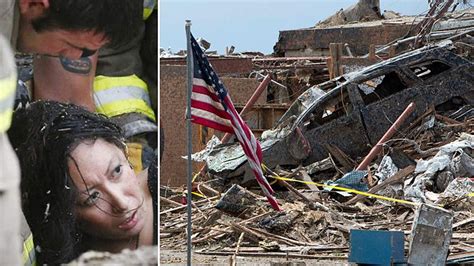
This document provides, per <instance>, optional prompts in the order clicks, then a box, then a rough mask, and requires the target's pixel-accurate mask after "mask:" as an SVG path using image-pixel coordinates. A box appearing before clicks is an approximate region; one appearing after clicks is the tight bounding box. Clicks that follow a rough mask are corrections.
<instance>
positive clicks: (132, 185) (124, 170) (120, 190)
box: [68, 139, 147, 240]
mask: <svg viewBox="0 0 474 266" xmlns="http://www.w3.org/2000/svg"><path fill="white" fill-rule="evenodd" d="M70 157H71V158H69V159H68V166H69V172H70V174H71V178H72V180H73V182H74V184H75V186H76V187H77V191H78V196H77V199H76V205H75V212H76V216H77V217H78V221H79V225H80V228H81V229H82V230H83V231H84V232H85V233H86V234H89V235H91V236H94V237H97V238H102V239H117V240H118V239H127V238H130V237H133V236H135V235H137V234H139V233H140V231H141V230H142V229H143V227H144V224H145V215H146V213H147V212H146V211H145V210H144V208H145V207H144V206H145V205H143V201H144V193H143V191H142V190H141V187H140V185H139V180H138V178H137V177H136V175H135V173H134V171H133V169H131V167H130V165H129V163H128V161H127V158H126V157H125V155H124V153H123V152H122V151H121V150H120V149H119V148H118V147H117V146H115V145H114V144H111V143H109V142H106V141H105V140H103V139H97V140H96V141H94V142H93V141H86V142H83V143H81V144H79V145H78V146H77V147H76V148H75V149H74V150H73V151H72V152H71V154H70ZM81 175H82V177H81Z"/></svg>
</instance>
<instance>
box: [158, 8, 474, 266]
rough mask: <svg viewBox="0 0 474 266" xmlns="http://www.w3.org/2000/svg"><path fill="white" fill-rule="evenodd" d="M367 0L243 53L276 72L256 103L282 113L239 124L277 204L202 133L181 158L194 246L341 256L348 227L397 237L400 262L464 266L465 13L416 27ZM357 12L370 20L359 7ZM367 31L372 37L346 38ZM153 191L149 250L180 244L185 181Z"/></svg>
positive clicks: (471, 125) (468, 202)
mask: <svg viewBox="0 0 474 266" xmlns="http://www.w3.org/2000/svg"><path fill="white" fill-rule="evenodd" d="M378 2H379V1H362V0H361V1H359V2H358V3H357V4H356V6H353V7H351V8H347V9H344V10H342V11H340V12H338V13H337V14H335V15H334V16H331V17H329V18H328V19H327V20H325V21H323V22H321V23H320V24H319V25H317V26H316V27H313V28H310V29H301V30H295V31H286V32H280V37H279V40H278V42H277V44H276V45H275V47H274V50H275V53H274V54H273V55H271V56H265V57H256V58H253V59H251V62H252V69H251V70H250V71H249V72H250V73H252V75H249V76H250V77H262V76H264V75H267V74H268V75H270V76H271V77H272V79H273V81H274V82H273V83H270V85H269V87H268V88H267V95H266V101H267V104H268V103H270V102H271V103H278V104H280V107H282V108H284V112H281V113H278V116H277V117H272V121H273V123H270V124H271V126H268V125H267V128H266V129H265V130H261V129H262V128H261V127H254V126H253V125H254V124H252V123H250V127H251V128H252V129H258V131H257V130H255V132H256V134H257V135H258V136H260V138H259V141H260V144H261V147H262V150H263V162H264V165H265V167H264V170H265V172H264V173H265V175H266V177H267V179H268V180H269V181H270V183H271V184H272V187H273V188H274V189H275V191H276V195H275V197H276V199H277V200H278V202H279V204H280V205H281V207H282V209H283V211H281V212H276V211H273V210H272V209H271V207H270V206H269V205H268V204H267V202H266V200H265V197H264V196H263V194H262V193H261V191H260V190H259V189H258V185H257V184H256V183H255V181H254V178H253V173H252V171H251V170H250V168H249V166H248V163H247V162H246V160H247V159H246V157H245V155H244V154H243V152H242V150H241V148H240V146H239V144H238V143H235V142H234V143H232V142H231V143H227V144H221V143H219V141H218V140H217V139H216V138H214V137H213V138H212V139H211V137H210V136H209V137H208V138H206V139H205V141H203V143H204V144H203V145H201V149H200V150H199V151H196V152H197V153H196V154H195V155H194V157H193V160H195V161H197V162H201V163H202V162H205V165H206V168H203V169H205V171H203V172H202V175H200V176H199V177H197V179H196V180H195V181H194V184H193V191H194V192H195V193H194V194H193V214H192V215H193V217H192V219H193V229H192V239H193V246H194V250H195V253H196V254H201V255H209V256H227V257H228V258H229V260H230V263H231V265H235V264H236V261H237V260H238V259H239V258H241V257H267V258H268V257H269V258H286V259H287V260H289V261H290V260H299V261H301V260H303V261H305V262H306V264H311V263H315V262H317V261H326V262H327V261H329V262H328V263H343V262H347V260H348V258H349V257H350V252H351V239H350V235H351V230H355V229H357V230H366V231H373V230H383V231H398V232H401V233H400V234H402V235H403V236H404V243H405V245H402V246H403V247H404V252H402V253H404V254H405V255H407V254H408V257H406V258H405V262H408V263H414V264H418V263H428V264H433V265H438V264H444V263H450V262H452V263H455V262H456V263H461V262H471V263H472V262H473V261H474V235H473V233H472V232H473V229H474V219H473V217H474V207H473V206H474V194H473V193H474V179H473V176H474V116H473V113H474V111H473V110H474V108H473V106H474V89H473V88H474V84H473V83H474V76H473V73H474V71H473V70H474V64H473V61H472V60H473V47H474V39H473V38H472V31H473V30H474V11H473V9H467V10H463V11H462V10H461V11H459V10H458V11H456V12H455V13H449V12H448V11H447V8H446V7H445V6H442V8H439V9H435V8H433V10H432V11H430V12H432V15H433V16H438V17H439V19H438V20H437V21H436V22H435V23H433V24H426V23H428V22H427V20H426V18H423V17H419V18H407V17H398V16H396V15H393V14H392V15H388V14H390V13H387V12H385V13H387V16H386V17H385V19H383V16H382V14H381V13H380V9H379V4H378ZM435 2H436V3H434V4H438V5H440V6H441V4H443V3H444V4H446V3H448V2H449V1H435ZM451 2H452V1H451ZM364 8H365V9H367V8H369V9H370V10H371V13H370V14H369V15H370V16H368V17H364V16H360V15H361V14H362V15H363V14H368V13H367V12H368V11H362V13H361V10H365V9H364ZM443 8H444V9H443ZM358 12H359V13H358ZM349 14H351V15H349ZM351 16H352V17H353V18H354V19H350V20H349V19H348V18H349V17H351ZM388 17H393V18H390V19H389V18H388ZM341 18H346V19H345V20H344V19H343V22H342V23H339V22H340V21H339V20H340V19H341ZM369 20H370V21H369ZM338 21H339V22H338ZM367 21H369V22H367ZM348 22H350V23H348ZM407 23H414V25H422V26H420V27H421V28H417V27H415V30H414V29H409V27H408V26H407V25H408V24H407ZM389 25H390V26H393V27H392V28H391V29H390V30H387V28H388V27H389ZM423 25H424V26H423ZM427 25H428V26H427ZM426 27H428V28H429V29H426ZM333 29H334V31H332V30H333ZM335 29H337V30H338V31H339V33H337V38H334V37H335V36H336V35H334V34H336V33H335V32H336V31H335ZM371 31H374V32H375V31H378V32H383V34H381V35H383V36H382V37H380V36H379V39H378V40H376V41H374V39H371V37H369V38H366V39H364V40H362V41H361V42H357V40H355V39H353V38H360V36H365V35H364V34H362V33H361V32H365V33H367V34H369V33H370V32H371ZM296 32H298V33H296ZM354 32H359V33H358V34H355V36H356V37H354V36H353V35H354ZM407 33H409V34H407ZM350 34H352V35H351V37H347V36H349V35H350ZM315 36H316V37H318V38H316V37H315ZM320 36H321V38H319V37H320ZM357 36H359V37H357ZM369 36H370V34H369ZM310 40H313V41H312V42H311V41H310ZM325 40H335V41H331V44H330V43H329V41H327V42H326V43H324V42H325ZM333 42H336V43H333ZM356 43H357V44H356ZM344 44H347V45H344ZM301 47H305V48H301ZM249 72H247V73H249ZM330 77H332V79H330ZM411 102H412V103H413V109H412V112H411V113H409V114H408V115H407V116H406V120H405V121H403V122H402V123H401V124H400V126H399V127H398V128H397V129H396V130H395V131H394V132H393V133H394V135H393V136H391V137H390V138H389V139H388V140H386V141H384V142H383V143H382V144H381V145H380V152H379V153H378V154H376V156H375V158H374V159H373V160H371V161H370V162H369V164H368V166H367V167H364V168H363V169H359V168H358V167H359V166H360V164H361V162H362V161H363V159H364V157H366V156H367V154H368V153H369V152H370V151H371V149H372V148H374V147H375V146H377V145H378V144H377V143H378V141H379V140H380V139H381V138H383V136H385V135H386V133H387V131H388V130H389V128H391V126H392V125H393V124H394V121H395V120H397V118H399V117H400V115H401V114H402V112H404V110H405V109H406V108H407V106H408V105H409V104H410V103H411ZM244 119H246V120H249V121H252V119H253V118H252V116H244ZM208 141H209V142H208ZM206 143H208V144H207V145H206ZM201 150H202V151H201ZM356 169H357V170H356ZM162 185H163V182H162ZM354 189H355V190H357V191H359V192H356V193H354ZM161 190H162V191H166V196H165V195H164V194H162V195H161V196H162V197H161V209H160V219H161V223H160V239H161V246H162V248H165V249H172V250H181V251H183V250H185V248H186V225H187V223H186V222H187V221H186V215H185V206H184V205H182V199H183V192H184V190H185V188H183V187H178V188H176V187H170V186H165V185H163V186H162V188H161ZM360 192H363V193H360ZM364 193H369V194H364ZM433 217H434V218H433ZM423 251H425V252H423ZM428 261H429V262H428ZM303 265H305V264H304V263H303Z"/></svg>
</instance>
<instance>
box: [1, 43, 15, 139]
mask: <svg viewBox="0 0 474 266" xmlns="http://www.w3.org/2000/svg"><path fill="white" fill-rule="evenodd" d="M16 77H17V75H16V65H15V59H14V57H13V52H12V50H11V48H10V43H9V42H8V41H7V40H6V39H5V37H3V35H1V34H0V133H4V132H5V131H7V130H8V128H10V124H11V121H12V114H13V103H14V102H15V90H16V83H17V79H16Z"/></svg>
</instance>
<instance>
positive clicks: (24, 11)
mask: <svg viewBox="0 0 474 266" xmlns="http://www.w3.org/2000/svg"><path fill="white" fill-rule="evenodd" d="M19 2H20V13H21V15H22V16H24V17H26V18H28V19H34V18H38V17H40V16H42V15H43V14H44V12H45V10H47V9H48V8H49V0H20V1H19Z"/></svg>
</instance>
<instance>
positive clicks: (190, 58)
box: [185, 20, 194, 266]
mask: <svg viewBox="0 0 474 266" xmlns="http://www.w3.org/2000/svg"><path fill="white" fill-rule="evenodd" d="M185 28H186V41H187V48H188V52H187V54H186V62H187V65H188V87H187V91H188V94H187V108H186V124H187V128H188V180H187V187H188V193H187V197H186V198H187V200H186V203H187V212H188V226H187V232H188V233H187V239H188V241H187V243H188V259H187V262H188V263H187V265H188V266H191V264H192V263H191V262H192V249H193V246H192V240H191V236H192V219H191V215H192V211H191V196H192V178H193V177H192V161H191V153H192V131H191V93H192V87H193V73H194V65H193V52H192V48H191V20H186V24H185Z"/></svg>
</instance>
